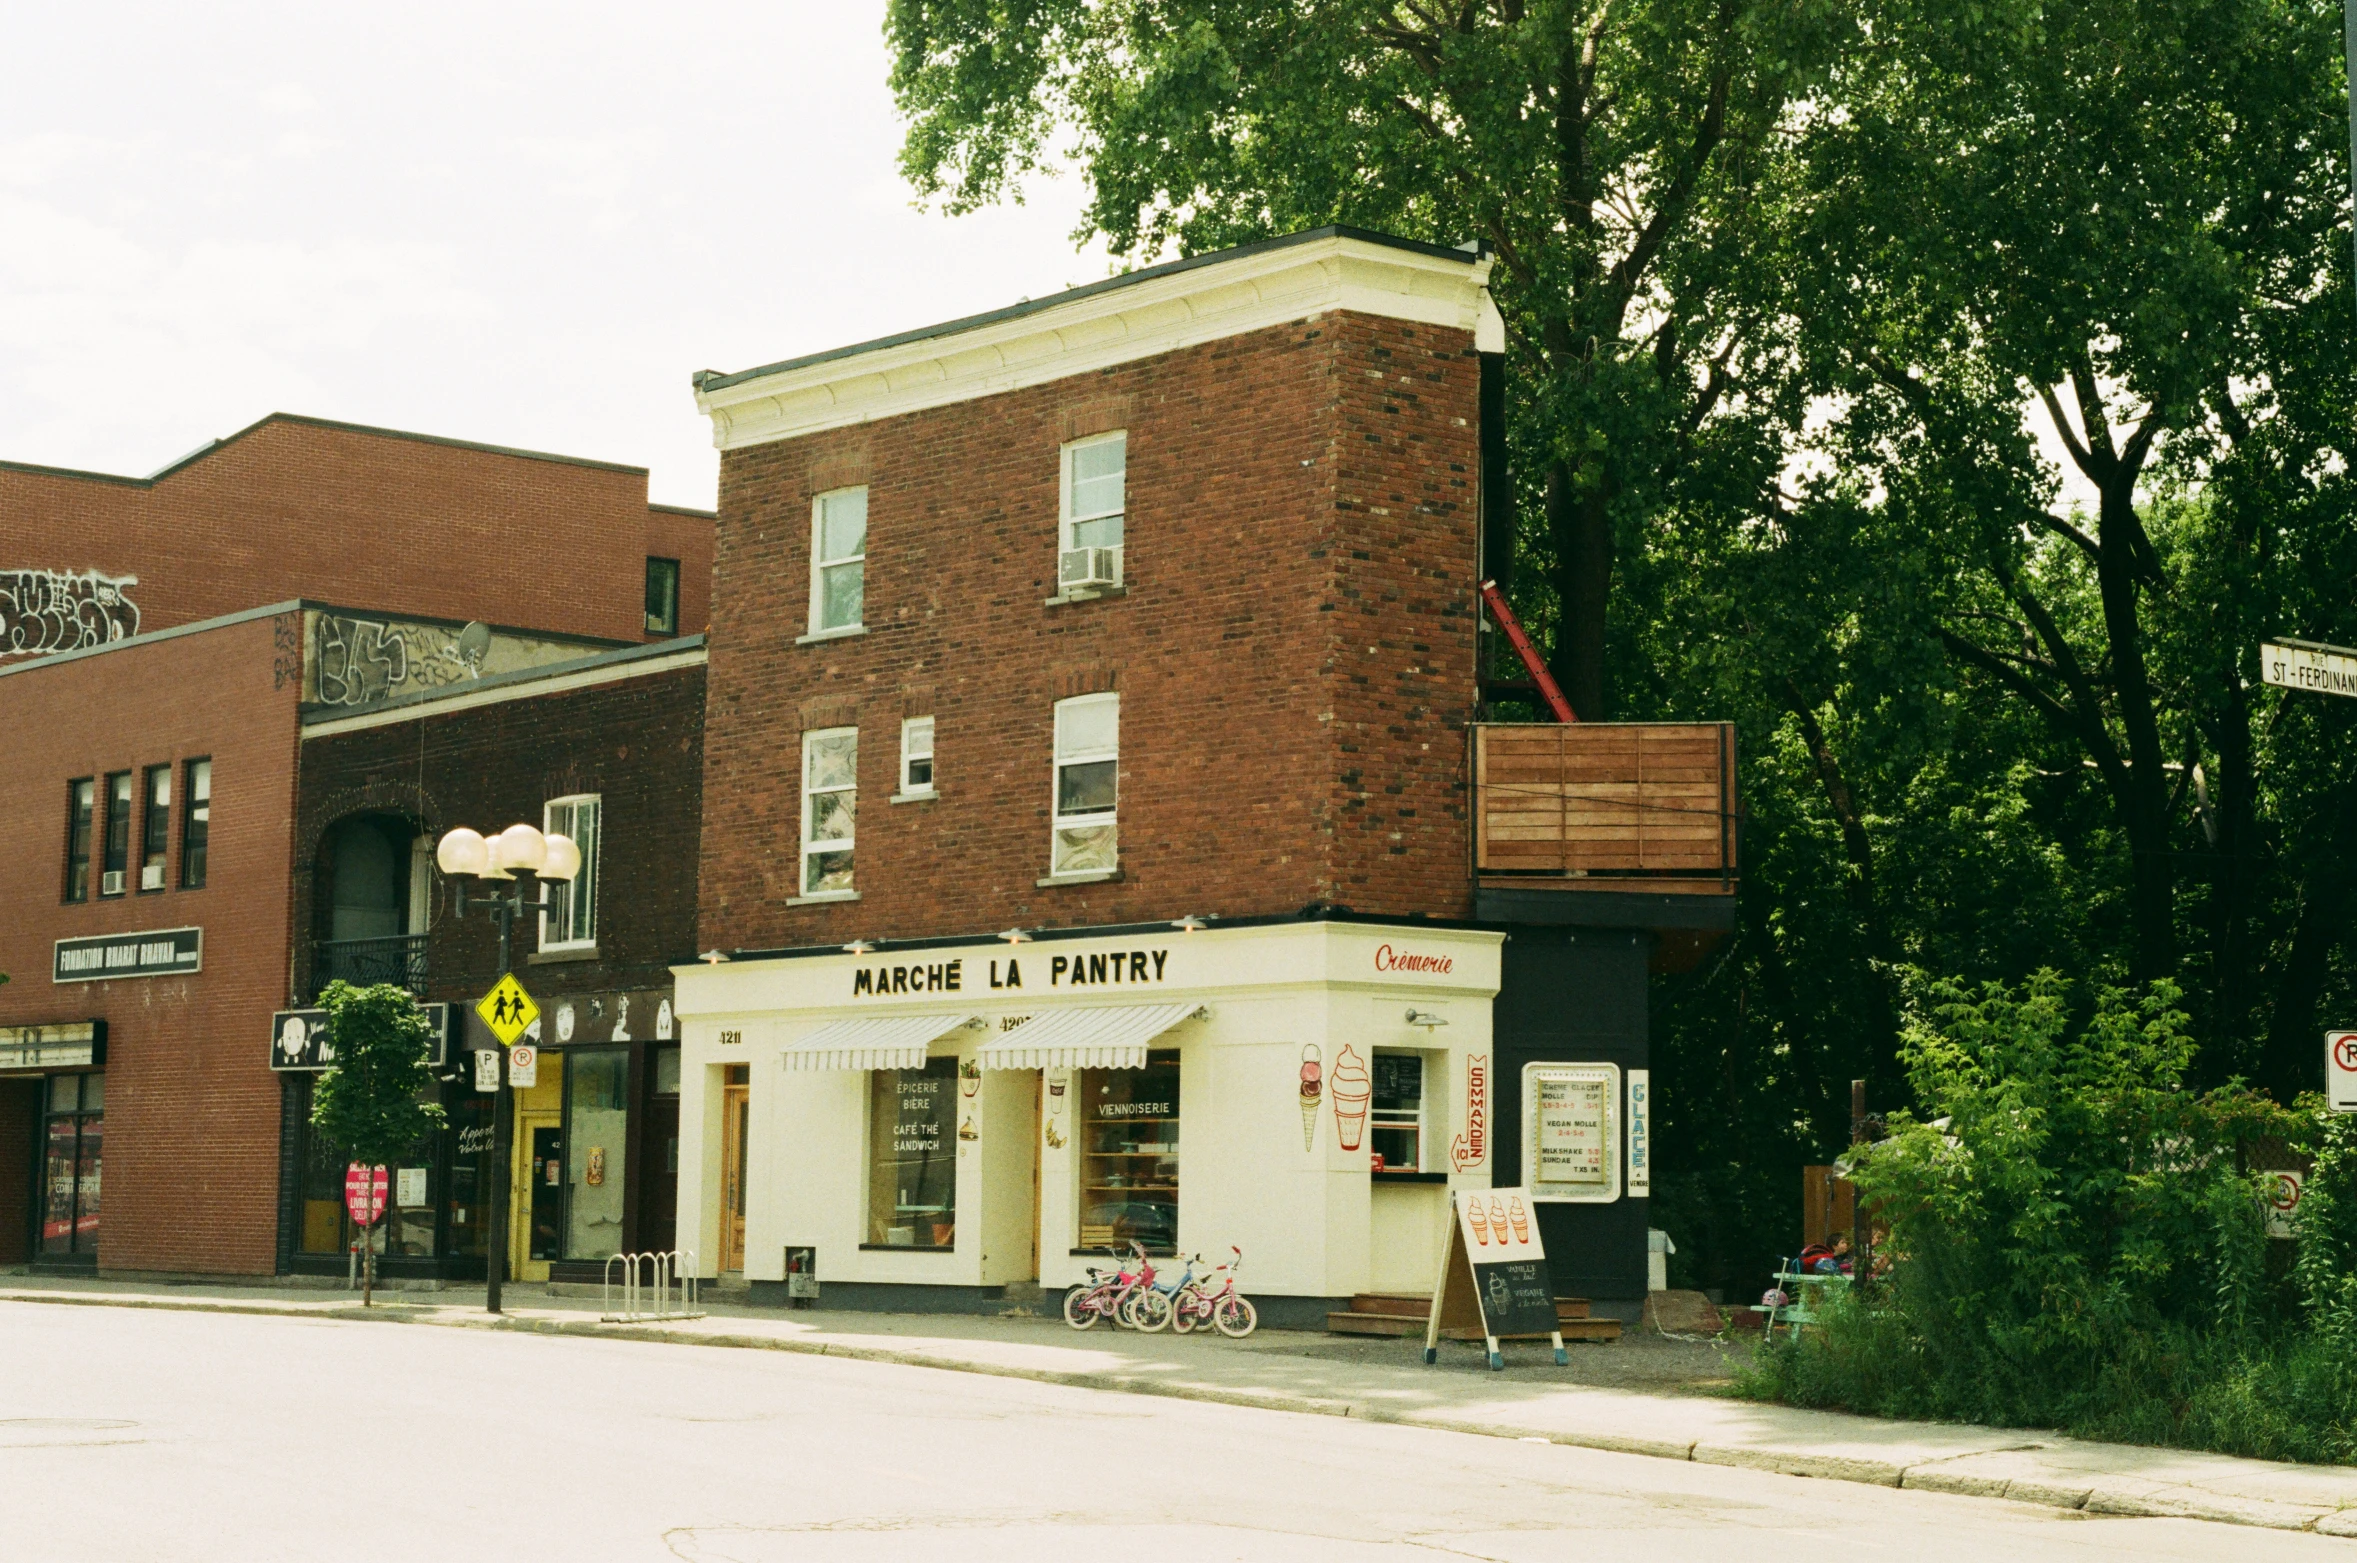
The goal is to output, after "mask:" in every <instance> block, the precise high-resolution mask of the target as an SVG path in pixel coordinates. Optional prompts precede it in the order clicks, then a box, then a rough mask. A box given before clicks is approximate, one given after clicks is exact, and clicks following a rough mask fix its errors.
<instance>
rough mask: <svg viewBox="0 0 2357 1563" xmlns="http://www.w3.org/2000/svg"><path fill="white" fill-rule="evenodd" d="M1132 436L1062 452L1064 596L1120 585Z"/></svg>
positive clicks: (1100, 438)
mask: <svg viewBox="0 0 2357 1563" xmlns="http://www.w3.org/2000/svg"><path fill="white" fill-rule="evenodd" d="M1128 479H1129V435H1128V434H1127V433H1125V432H1117V433H1113V434H1100V435H1096V436H1094V437H1093V438H1090V439H1085V440H1075V441H1073V442H1072V443H1071V444H1069V445H1067V446H1065V447H1064V472H1063V484H1062V489H1063V501H1064V502H1063V512H1064V518H1063V529H1062V547H1061V549H1060V556H1059V559H1058V562H1057V569H1056V580H1057V582H1058V583H1059V584H1060V585H1061V586H1062V587H1063V589H1064V590H1066V591H1072V590H1083V591H1094V590H1103V589H1104V588H1106V587H1111V586H1118V585H1120V584H1121V579H1122V575H1121V563H1122V520H1123V517H1122V512H1123V510H1124V509H1125V508H1126V502H1127V489H1128Z"/></svg>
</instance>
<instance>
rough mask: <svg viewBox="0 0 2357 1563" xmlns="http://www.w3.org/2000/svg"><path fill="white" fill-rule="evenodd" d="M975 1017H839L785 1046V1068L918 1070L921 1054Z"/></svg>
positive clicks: (974, 1022) (970, 1023)
mask: <svg viewBox="0 0 2357 1563" xmlns="http://www.w3.org/2000/svg"><path fill="white" fill-rule="evenodd" d="M981 1023H982V1022H981V1020H980V1018H979V1017H977V1016H974V1015H863V1016H861V1017H860V1018H859V1019H857V1020H838V1021H834V1022H832V1023H831V1024H828V1025H824V1026H821V1027H819V1028H818V1029H817V1030H816V1031H813V1032H811V1033H810V1034H809V1035H808V1036H803V1037H796V1038H795V1039H794V1040H793V1041H791V1042H789V1043H787V1044H786V1054H785V1062H786V1067H787V1068H788V1069H922V1068H924V1067H925V1052H926V1049H928V1048H930V1047H931V1046H932V1045H933V1044H934V1043H935V1042H938V1041H939V1040H941V1039H942V1038H943V1037H945V1036H948V1035H949V1034H950V1033H951V1032H952V1031H955V1030H957V1029H958V1028H959V1027H960V1026H978V1025H980V1024H981Z"/></svg>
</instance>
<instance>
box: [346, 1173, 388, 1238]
mask: <svg viewBox="0 0 2357 1563" xmlns="http://www.w3.org/2000/svg"><path fill="white" fill-rule="evenodd" d="M387 1181H388V1180H387V1179H386V1177H385V1169H384V1168H382V1167H363V1166H362V1165H360V1163H358V1162H353V1163H352V1164H351V1165H350V1166H348V1167H346V1168H345V1169H344V1208H345V1209H346V1210H348V1211H350V1212H351V1213H352V1224H353V1225H355V1226H363V1227H372V1226H375V1225H376V1224H377V1223H378V1222H379V1221H382V1220H383V1219H384V1218H385V1186H386V1183H387Z"/></svg>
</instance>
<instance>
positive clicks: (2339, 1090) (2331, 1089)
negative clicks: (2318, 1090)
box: [2324, 1031, 2357, 1113]
mask: <svg viewBox="0 0 2357 1563" xmlns="http://www.w3.org/2000/svg"><path fill="white" fill-rule="evenodd" d="M2324 1095H2325V1100H2326V1101H2328V1102H2329V1103H2331V1104H2332V1110H2333V1111H2334V1112H2336V1113H2357V1031H2327V1032H2326V1033H2325V1034H2324Z"/></svg>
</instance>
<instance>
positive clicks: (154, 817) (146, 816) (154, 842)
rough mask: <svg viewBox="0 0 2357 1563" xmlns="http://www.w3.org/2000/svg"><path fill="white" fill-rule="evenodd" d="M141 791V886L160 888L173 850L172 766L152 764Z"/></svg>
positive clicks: (145, 889) (147, 888) (145, 888)
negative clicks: (165, 864) (165, 867)
mask: <svg viewBox="0 0 2357 1563" xmlns="http://www.w3.org/2000/svg"><path fill="white" fill-rule="evenodd" d="M139 791H140V805H139V807H140V812H139V888H140V889H141V890H142V891H148V890H161V889H163V888H164V859H165V858H166V857H167V856H169V855H170V853H171V850H172V767H170V766H169V765H151V766H149V767H148V768H147V775H146V777H145V778H144V779H143V781H142V784H141V786H140V789H139Z"/></svg>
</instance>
